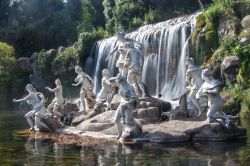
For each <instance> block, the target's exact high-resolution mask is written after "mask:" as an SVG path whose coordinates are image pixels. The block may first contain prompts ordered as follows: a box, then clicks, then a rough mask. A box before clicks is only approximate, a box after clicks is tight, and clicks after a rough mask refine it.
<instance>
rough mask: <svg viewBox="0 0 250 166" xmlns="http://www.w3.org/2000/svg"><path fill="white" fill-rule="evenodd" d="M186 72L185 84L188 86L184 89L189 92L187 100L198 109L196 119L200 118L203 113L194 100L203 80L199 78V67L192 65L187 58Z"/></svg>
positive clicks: (192, 62)
mask: <svg viewBox="0 0 250 166" xmlns="http://www.w3.org/2000/svg"><path fill="white" fill-rule="evenodd" d="M187 67H188V68H187V71H186V82H187V84H188V86H187V87H186V88H187V90H188V91H189V96H188V97H189V98H190V100H191V102H192V104H193V105H194V106H195V107H196V108H197V109H198V111H199V113H198V115H197V117H199V116H201V115H202V113H203V109H202V107H201V106H200V104H199V102H198V101H197V100H196V97H195V96H196V94H197V92H198V90H199V89H200V87H201V86H202V84H203V82H204V81H203V80H202V78H201V69H200V67H198V66H196V65H194V60H193V58H189V59H188V60H187Z"/></svg>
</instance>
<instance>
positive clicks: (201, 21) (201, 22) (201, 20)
mask: <svg viewBox="0 0 250 166" xmlns="http://www.w3.org/2000/svg"><path fill="white" fill-rule="evenodd" d="M205 25H206V18H205V15H204V13H201V14H199V15H198V16H197V17H196V28H198V29H200V28H203V27H204V26H205Z"/></svg>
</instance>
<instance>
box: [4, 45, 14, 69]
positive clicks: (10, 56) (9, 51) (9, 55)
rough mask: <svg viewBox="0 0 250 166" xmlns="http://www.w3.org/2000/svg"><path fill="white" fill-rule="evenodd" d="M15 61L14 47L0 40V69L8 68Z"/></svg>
mask: <svg viewBox="0 0 250 166" xmlns="http://www.w3.org/2000/svg"><path fill="white" fill-rule="evenodd" d="M15 63H16V58H15V49H14V47H12V46H10V45H8V44H7V43H2V42H0V69H1V68H3V69H5V70H8V69H9V68H11V67H13V65H14V64H15Z"/></svg>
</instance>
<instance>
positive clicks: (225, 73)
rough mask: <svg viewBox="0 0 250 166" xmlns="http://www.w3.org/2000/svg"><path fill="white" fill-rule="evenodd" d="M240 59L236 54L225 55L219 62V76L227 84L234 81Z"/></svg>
mask: <svg viewBox="0 0 250 166" xmlns="http://www.w3.org/2000/svg"><path fill="white" fill-rule="evenodd" d="M239 67H240V60H239V58H238V57H236V56H227V57H225V59H224V60H223V62H222V64H221V77H222V79H223V80H224V81H225V83H226V84H227V85H229V84H230V83H235V82H236V76H237V73H238V70H239Z"/></svg>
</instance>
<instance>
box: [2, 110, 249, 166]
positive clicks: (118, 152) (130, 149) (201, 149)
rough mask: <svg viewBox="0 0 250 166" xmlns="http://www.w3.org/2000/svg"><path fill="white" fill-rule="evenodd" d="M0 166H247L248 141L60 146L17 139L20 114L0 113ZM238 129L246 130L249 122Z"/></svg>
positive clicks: (22, 122) (21, 120)
mask: <svg viewBox="0 0 250 166" xmlns="http://www.w3.org/2000/svg"><path fill="white" fill-rule="evenodd" d="M0 113H1V115H0V165H1V166H15V165H16V166H19V165H25V166H26V165H28V166H29V165H35V166H45V165H46V166H47V165H49V166H50V165H51V166H52V165H60V166H61V165H62V166H64V165H65V166H66V165H70V166H79V165H103V166H111V165H129V166H130V165H139V166H142V165H159V166H160V165H169V166H179V165H184V166H196V165H197V166H198V165H208V166H213V165H215V166H219V165H228V166H233V165H249V163H250V139H249V138H250V132H249V131H248V140H245V141H227V142H210V143H202V142H200V143H178V144H172V143H171V144H153V143H144V144H134V145H121V144H118V143H113V144H110V143H108V144H106V143H102V144H97V145H85V146H77V145H63V144H60V143H59V142H58V141H57V142H54V141H52V140H50V139H40V138H36V137H34V136H33V137H20V135H18V134H17V133H18V132H19V131H21V130H23V129H26V128H28V125H27V123H26V121H25V119H24V117H23V115H24V114H25V112H22V111H0ZM242 125H243V126H245V127H246V128H248V129H249V130H250V123H249V121H243V122H242Z"/></svg>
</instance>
